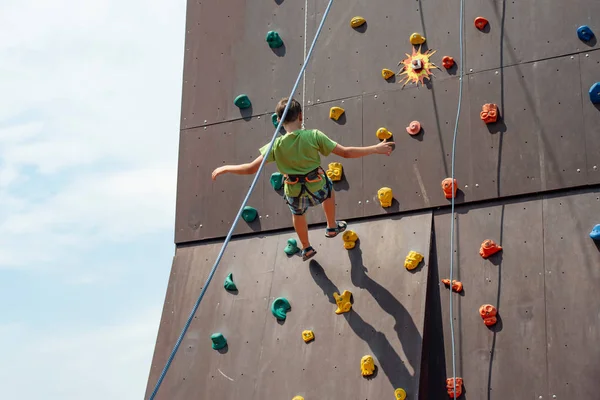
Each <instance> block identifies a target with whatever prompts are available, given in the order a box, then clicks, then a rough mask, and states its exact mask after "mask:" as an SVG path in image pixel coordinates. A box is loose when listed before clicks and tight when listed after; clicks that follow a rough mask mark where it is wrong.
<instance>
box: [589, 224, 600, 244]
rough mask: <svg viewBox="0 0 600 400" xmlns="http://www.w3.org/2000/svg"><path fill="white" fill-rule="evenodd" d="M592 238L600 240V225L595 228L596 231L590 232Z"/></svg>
mask: <svg viewBox="0 0 600 400" xmlns="http://www.w3.org/2000/svg"><path fill="white" fill-rule="evenodd" d="M590 237H591V238H592V239H594V240H599V239H600V224H599V225H596V226H594V229H592V231H591V232H590Z"/></svg>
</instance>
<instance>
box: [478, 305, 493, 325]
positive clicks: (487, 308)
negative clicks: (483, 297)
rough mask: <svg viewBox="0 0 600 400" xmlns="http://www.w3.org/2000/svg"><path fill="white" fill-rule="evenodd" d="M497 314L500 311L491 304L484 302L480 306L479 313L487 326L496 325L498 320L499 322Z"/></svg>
mask: <svg viewBox="0 0 600 400" xmlns="http://www.w3.org/2000/svg"><path fill="white" fill-rule="evenodd" d="M497 314H498V311H497V310H496V307H494V306H493V305H491V304H484V305H482V306H481V307H479V315H481V318H483V323H484V324H485V326H492V325H495V324H496V322H498V319H497V318H496V315H497Z"/></svg>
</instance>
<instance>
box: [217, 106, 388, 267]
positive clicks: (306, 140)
mask: <svg viewBox="0 0 600 400" xmlns="http://www.w3.org/2000/svg"><path fill="white" fill-rule="evenodd" d="M287 101H288V99H287V98H283V99H281V100H280V101H279V103H277V107H276V112H277V121H278V122H279V121H280V120H281V116H282V115H283V111H284V109H285V107H286V105H287ZM302 119H303V115H302V107H301V106H300V103H298V101H296V100H295V99H292V100H291V104H290V107H289V109H288V112H287V114H286V117H285V120H284V122H283V124H282V125H283V127H284V129H285V131H286V134H284V135H283V136H279V137H277V138H276V139H275V142H274V143H273V148H272V149H271V152H270V153H269V154H268V155H266V157H267V161H266V162H273V161H275V163H276V164H277V168H278V170H279V172H281V173H282V174H283V175H284V177H285V181H284V182H285V187H284V194H285V196H284V198H285V201H286V203H287V204H288V206H289V208H290V210H291V212H292V222H293V224H294V229H295V230H296V234H297V235H298V238H299V239H300V243H302V259H303V260H304V261H306V260H308V259H309V258H311V257H313V256H314V255H315V254H316V253H317V251H316V250H315V249H314V248H313V247H312V246H311V245H310V241H309V238H308V224H307V222H306V217H305V215H304V213H305V212H306V210H307V209H308V207H312V206H316V205H319V204H322V206H323V211H324V212H325V217H326V219H327V229H326V230H325V236H326V237H328V238H332V237H335V236H337V234H338V233H340V232H343V231H344V230H346V227H347V224H346V222H344V221H336V219H335V192H334V190H333V182H332V181H331V180H330V179H329V177H327V175H326V174H325V172H324V171H323V169H322V168H321V157H320V154H322V155H323V156H325V157H327V156H328V155H329V154H331V153H333V154H335V155H337V156H340V157H343V158H358V157H364V156H367V155H371V154H386V155H388V156H389V155H390V154H391V152H392V146H393V144H394V143H392V142H387V141H383V142H381V143H379V144H376V145H373V146H366V147H344V146H342V145H341V144H339V143H336V142H335V141H333V140H331V139H330V138H328V137H327V136H326V135H325V134H324V133H323V132H321V131H319V130H318V129H302ZM268 148H269V143H267V144H266V145H264V146H263V147H261V148H260V150H259V152H260V155H259V156H258V157H257V158H256V159H255V160H254V161H252V162H251V163H247V164H240V165H224V166H222V167H219V168H217V169H215V170H214V171H213V173H212V179H213V180H214V179H216V178H217V176H219V175H221V174H225V173H232V174H238V175H250V174H254V173H256V171H258V168H259V167H260V164H261V162H262V160H263V157H264V156H265V153H266V151H267V150H268Z"/></svg>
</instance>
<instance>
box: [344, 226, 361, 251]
mask: <svg viewBox="0 0 600 400" xmlns="http://www.w3.org/2000/svg"><path fill="white" fill-rule="evenodd" d="M342 240H343V241H344V248H345V249H346V250H350V249H353V248H354V246H356V241H357V240H358V235H357V234H356V232H354V231H353V230H350V229H348V230H347V231H345V232H344V233H343V234H342Z"/></svg>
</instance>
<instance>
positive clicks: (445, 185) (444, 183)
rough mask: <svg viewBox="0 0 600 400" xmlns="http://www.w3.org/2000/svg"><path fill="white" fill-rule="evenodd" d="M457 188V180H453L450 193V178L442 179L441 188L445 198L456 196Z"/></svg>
mask: <svg viewBox="0 0 600 400" xmlns="http://www.w3.org/2000/svg"><path fill="white" fill-rule="evenodd" d="M457 189H458V182H457V181H456V179H455V180H454V193H452V178H446V179H444V180H443V181H442V190H443V191H444V195H445V196H446V198H447V199H451V198H453V197H454V196H456V190H457Z"/></svg>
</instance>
